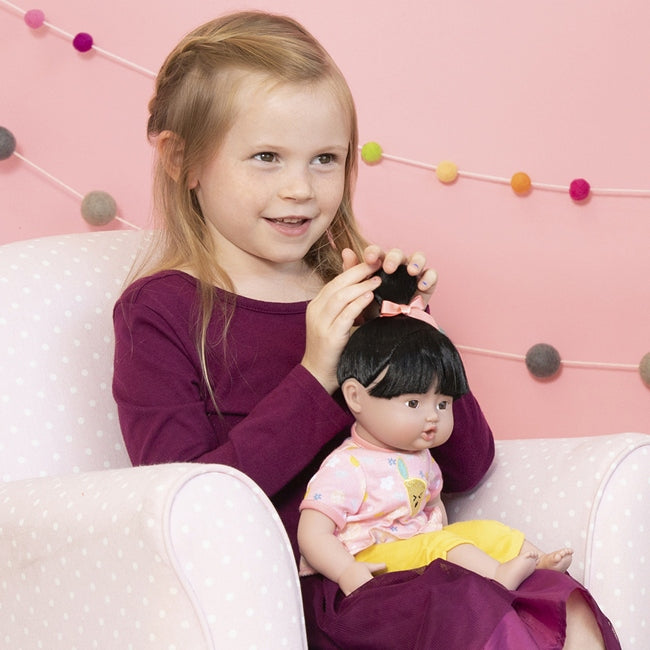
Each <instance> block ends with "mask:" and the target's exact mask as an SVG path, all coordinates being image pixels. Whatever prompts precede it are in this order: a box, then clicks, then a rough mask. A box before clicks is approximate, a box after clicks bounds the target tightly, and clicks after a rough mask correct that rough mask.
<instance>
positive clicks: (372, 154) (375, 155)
mask: <svg viewBox="0 0 650 650" xmlns="http://www.w3.org/2000/svg"><path fill="white" fill-rule="evenodd" d="M382 153H383V151H382V148H381V146H380V145H378V144H377V143H376V142H366V144H364V145H363V147H361V158H363V160H364V162H367V163H368V164H369V165H373V164H375V163H378V162H379V161H380V160H381V156H382Z"/></svg>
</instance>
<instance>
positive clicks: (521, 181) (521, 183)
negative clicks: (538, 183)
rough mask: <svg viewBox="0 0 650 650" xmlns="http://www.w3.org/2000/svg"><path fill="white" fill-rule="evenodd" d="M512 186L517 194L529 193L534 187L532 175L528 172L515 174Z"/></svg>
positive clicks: (511, 181)
mask: <svg viewBox="0 0 650 650" xmlns="http://www.w3.org/2000/svg"><path fill="white" fill-rule="evenodd" d="M510 187H512V189H513V190H514V192H515V194H528V192H530V190H531V188H532V184H531V182H530V176H529V175H528V174H526V172H517V173H516V174H513V175H512V178H511V179H510Z"/></svg>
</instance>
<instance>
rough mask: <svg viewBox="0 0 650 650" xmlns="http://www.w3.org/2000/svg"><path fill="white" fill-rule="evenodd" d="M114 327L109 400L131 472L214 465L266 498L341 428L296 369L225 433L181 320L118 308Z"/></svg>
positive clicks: (131, 306)
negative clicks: (237, 473) (240, 475)
mask: <svg viewBox="0 0 650 650" xmlns="http://www.w3.org/2000/svg"><path fill="white" fill-rule="evenodd" d="M114 325H115V337H116V347H115V365H114V378H113V393H114V396H115V399H116V402H117V404H118V412H119V417H120V425H121V428H122V435H123V437H124V441H125V445H126V448H127V451H128V453H129V456H130V458H131V461H132V462H133V464H134V465H147V464H156V463H167V462H186V461H193V462H203V463H222V464H226V465H230V466H232V467H235V468H237V469H239V470H241V471H242V472H244V473H245V474H247V475H248V476H250V477H251V478H252V479H253V480H254V481H256V482H257V483H258V484H259V485H260V487H261V488H262V489H263V490H264V491H265V492H266V494H267V495H269V496H271V497H272V496H273V495H275V494H276V493H278V492H279V491H280V490H282V489H283V488H284V487H285V486H286V485H288V484H289V483H290V482H291V481H292V480H293V479H294V478H295V477H296V476H298V475H299V474H300V472H301V471H302V470H303V469H304V468H305V467H307V465H309V463H311V462H312V461H313V459H314V458H315V457H316V456H317V455H318V454H319V453H320V451H321V449H322V448H323V447H324V446H325V445H326V444H327V443H328V442H330V441H331V440H332V439H333V438H334V437H335V436H336V435H337V434H338V433H339V432H341V431H343V430H344V429H345V428H346V427H347V426H348V423H349V421H350V415H349V413H347V412H346V411H345V410H344V409H343V408H342V407H341V406H340V405H339V404H338V403H337V402H336V401H335V400H334V399H333V398H332V397H331V396H330V395H329V394H328V393H327V391H325V390H324V389H323V388H322V386H321V385H320V384H319V383H318V382H317V381H316V379H315V378H314V377H313V376H312V375H311V374H310V373H309V372H308V371H307V370H306V369H305V368H303V367H302V366H300V365H297V366H295V367H294V368H293V369H292V370H291V371H290V372H289V373H288V374H287V375H286V376H285V377H284V378H283V379H282V380H281V381H280V382H279V383H278V385H277V386H276V387H275V388H274V389H273V390H271V392H269V393H268V394H266V395H265V396H263V397H261V399H260V401H259V402H258V403H257V404H256V405H255V406H254V408H252V410H250V412H249V413H241V414H236V417H232V415H231V420H230V423H229V424H228V425H225V424H224V422H223V418H222V417H221V416H220V415H219V414H216V413H210V412H209V408H207V407H206V400H207V399H208V398H206V397H205V396H204V395H202V391H201V386H202V381H201V377H200V370H199V368H200V365H199V364H198V362H197V359H196V349H195V346H194V343H193V341H192V336H190V335H189V334H188V331H190V328H189V327H187V321H186V322H184V323H183V322H177V321H175V320H174V319H173V318H171V317H170V318H167V317H166V316H165V314H164V313H161V312H160V311H159V310H157V309H156V310H154V309H151V308H150V307H149V306H147V305H143V304H140V303H138V302H134V301H133V300H122V301H119V302H118V304H117V305H116V308H115V310H114Z"/></svg>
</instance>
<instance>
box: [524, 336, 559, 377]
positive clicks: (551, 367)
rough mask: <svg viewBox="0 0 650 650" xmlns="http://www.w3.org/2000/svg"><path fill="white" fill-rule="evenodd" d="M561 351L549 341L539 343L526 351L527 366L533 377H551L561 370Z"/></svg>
mask: <svg viewBox="0 0 650 650" xmlns="http://www.w3.org/2000/svg"><path fill="white" fill-rule="evenodd" d="M561 364H562V358H561V357H560V353H559V352H558V351H557V350H556V349H555V348H554V347H553V346H552V345H549V344H548V343H537V344H536V345H533V346H532V347H531V348H530V349H529V350H528V352H527V353H526V367H527V368H528V370H529V372H530V374H531V375H533V377H537V378H538V379H549V378H550V377H554V376H555V375H556V374H557V373H558V372H559V370H560V366H561Z"/></svg>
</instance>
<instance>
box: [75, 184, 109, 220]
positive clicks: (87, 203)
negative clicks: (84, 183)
mask: <svg viewBox="0 0 650 650" xmlns="http://www.w3.org/2000/svg"><path fill="white" fill-rule="evenodd" d="M116 214H117V203H115V199H114V198H113V197H112V196H111V195H110V194H109V193H108V192H102V191H101V190H95V191H93V192H88V194H86V196H84V198H83V201H82V202H81V216H82V217H83V218H84V219H85V220H86V221H87V222H88V223H89V224H90V225H92V226H105V225H106V224H107V223H110V222H111V221H113V219H115V215H116Z"/></svg>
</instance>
